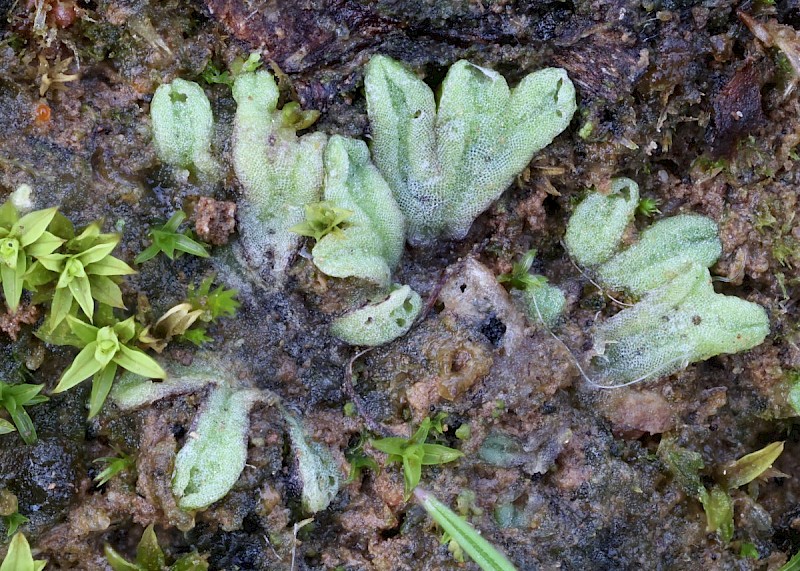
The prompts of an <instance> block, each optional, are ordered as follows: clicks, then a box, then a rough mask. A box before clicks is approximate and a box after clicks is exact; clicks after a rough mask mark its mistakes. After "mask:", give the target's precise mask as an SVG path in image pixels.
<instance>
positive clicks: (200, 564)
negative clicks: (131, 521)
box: [104, 523, 208, 571]
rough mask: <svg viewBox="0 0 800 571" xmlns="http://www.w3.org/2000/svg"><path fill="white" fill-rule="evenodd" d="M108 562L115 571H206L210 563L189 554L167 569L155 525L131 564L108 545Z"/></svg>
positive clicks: (106, 548)
mask: <svg viewBox="0 0 800 571" xmlns="http://www.w3.org/2000/svg"><path fill="white" fill-rule="evenodd" d="M104 551H105V556H106V561H107V562H108V564H109V565H110V566H111V568H112V569H113V570H114V571H165V570H166V571H206V570H207V569H208V563H207V562H206V558H205V557H204V556H201V555H198V554H197V552H193V553H187V554H186V555H183V556H181V557H180V559H178V560H177V561H175V562H174V563H173V564H172V565H170V566H169V567H167V558H166V556H165V555H164V551H163V550H162V549H161V546H160V545H159V544H158V537H156V532H155V530H154V529H153V524H152V523H151V524H150V525H148V526H147V529H145V530H144V533H143V534H142V539H141V540H140V541H139V545H138V546H137V547H136V559H135V560H134V561H133V562H131V561H128V560H127V559H125V558H124V557H123V556H122V555H120V554H119V553H118V552H117V551H116V550H115V549H114V548H113V547H111V546H110V545H109V544H107V543H106V545H105V548H104Z"/></svg>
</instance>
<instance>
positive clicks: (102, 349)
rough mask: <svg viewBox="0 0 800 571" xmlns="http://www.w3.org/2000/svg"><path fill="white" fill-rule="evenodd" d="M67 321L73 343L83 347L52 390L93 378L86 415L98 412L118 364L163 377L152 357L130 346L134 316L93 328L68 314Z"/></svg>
mask: <svg viewBox="0 0 800 571" xmlns="http://www.w3.org/2000/svg"><path fill="white" fill-rule="evenodd" d="M66 320H67V324H68V325H69V328H70V330H71V331H72V333H73V335H74V336H75V338H76V341H75V345H76V346H77V347H82V349H81V352H80V353H78V355H77V356H76V357H75V360H74V361H73V362H72V364H71V365H70V366H69V368H68V369H67V370H66V371H64V374H63V375H62V376H61V380H59V381H58V385H57V386H56V388H55V389H54V390H53V392H54V393H60V392H63V391H66V390H69V389H71V388H72V387H74V386H75V385H77V384H78V383H81V382H82V381H84V380H86V379H88V378H89V377H92V394H91V396H90V397H89V418H92V417H93V416H95V415H96V414H97V413H98V412H100V408H101V407H102V406H103V403H104V402H105V400H106V397H107V396H108V392H109V391H110V390H111V385H112V383H113V382H114V377H115V376H116V374H117V369H118V368H119V367H122V368H123V369H126V370H128V371H130V372H131V373H135V374H137V375H141V376H142V377H147V378H150V379H163V378H166V376H167V374H166V373H165V372H164V369H162V368H161V366H160V365H159V364H158V363H156V362H155V360H153V358H152V357H148V356H147V355H146V354H145V353H144V352H143V351H141V350H139V349H136V348H134V347H131V346H130V342H131V341H132V340H133V339H134V337H135V335H136V327H135V325H134V322H133V317H129V318H128V319H126V320H125V321H120V322H118V323H114V324H113V325H106V326H104V327H95V326H94V325H91V324H89V323H86V322H84V321H81V320H80V319H77V318H75V317H73V316H71V315H68V316H67V317H66Z"/></svg>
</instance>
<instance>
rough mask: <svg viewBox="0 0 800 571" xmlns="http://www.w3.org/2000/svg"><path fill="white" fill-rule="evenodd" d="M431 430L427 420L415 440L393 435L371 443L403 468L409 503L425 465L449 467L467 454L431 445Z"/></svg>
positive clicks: (414, 437) (439, 445) (418, 430)
mask: <svg viewBox="0 0 800 571" xmlns="http://www.w3.org/2000/svg"><path fill="white" fill-rule="evenodd" d="M430 430H431V419H430V418H426V419H425V420H423V421H422V423H420V425H419V428H418V429H417V431H416V432H415V433H414V435H413V436H412V437H411V438H400V437H396V436H390V437H388V438H381V439H379V440H371V441H370V444H372V446H373V448H375V449H376V450H380V451H381V452H385V453H386V454H388V455H389V463H394V462H397V463H399V464H402V465H403V482H404V483H405V494H406V497H405V499H406V500H408V498H410V497H411V493H412V492H413V491H414V488H416V487H417V484H419V481H420V478H421V477H422V467H423V466H434V465H438V464H446V463H448V462H452V461H454V460H458V459H459V458H461V457H462V456H463V455H464V454H463V453H462V452H460V451H459V450H454V449H453V448H448V447H447V446H443V445H441V444H427V443H426V442H425V441H426V440H427V439H428V433H429V432H430Z"/></svg>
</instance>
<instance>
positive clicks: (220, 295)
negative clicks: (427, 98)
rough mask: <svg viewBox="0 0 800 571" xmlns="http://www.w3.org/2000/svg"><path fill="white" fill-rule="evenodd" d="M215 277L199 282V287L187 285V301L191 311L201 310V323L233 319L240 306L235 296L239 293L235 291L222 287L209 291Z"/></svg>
mask: <svg viewBox="0 0 800 571" xmlns="http://www.w3.org/2000/svg"><path fill="white" fill-rule="evenodd" d="M214 278H215V276H208V277H206V278H204V279H203V281H202V282H200V285H199V286H195V285H193V284H190V285H189V294H188V296H187V301H188V302H189V304H191V306H192V309H195V310H198V309H199V310H201V311H202V312H203V314H202V315H201V316H200V320H201V321H205V322H206V323H211V322H214V321H216V320H217V319H219V318H220V317H233V316H234V315H236V310H238V309H239V307H240V306H241V305H242V304H241V303H239V301H237V299H236V296H237V295H239V292H238V291H236V290H235V289H228V288H226V287H225V286H224V285H220V286H217V287H216V288H215V289H213V290H212V289H211V286H212V285H213V284H214Z"/></svg>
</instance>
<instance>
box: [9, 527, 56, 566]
mask: <svg viewBox="0 0 800 571" xmlns="http://www.w3.org/2000/svg"><path fill="white" fill-rule="evenodd" d="M45 565H47V561H43V560H38V561H37V560H34V558H33V553H31V546H30V544H29V543H28V540H27V539H25V536H24V535H22V533H17V534H16V535H15V536H14V538H13V539H12V540H11V543H10V544H9V545H8V553H6V558H5V559H3V564H2V565H0V571H42V569H44V567H45Z"/></svg>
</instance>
